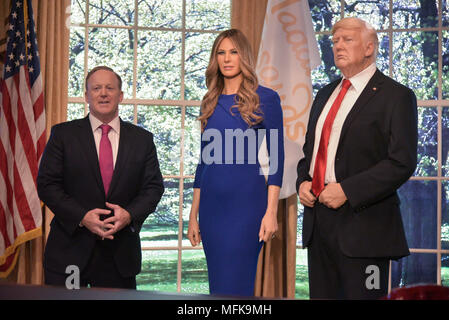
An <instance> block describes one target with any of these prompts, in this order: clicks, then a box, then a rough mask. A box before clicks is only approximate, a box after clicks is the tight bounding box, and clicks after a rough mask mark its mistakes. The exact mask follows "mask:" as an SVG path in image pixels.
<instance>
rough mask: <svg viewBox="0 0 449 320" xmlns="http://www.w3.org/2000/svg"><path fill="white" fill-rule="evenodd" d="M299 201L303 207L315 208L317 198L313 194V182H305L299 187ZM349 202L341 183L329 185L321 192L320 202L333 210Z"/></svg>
mask: <svg viewBox="0 0 449 320" xmlns="http://www.w3.org/2000/svg"><path fill="white" fill-rule="evenodd" d="M298 194H299V201H300V202H301V204H302V205H304V206H307V207H313V206H314V205H315V202H316V201H317V198H316V197H315V196H314V195H313V193H312V182H311V181H304V182H303V183H301V185H300V186H299V191H298ZM346 200H348V199H347V198H346V195H345V193H344V191H343V189H342V188H341V185H340V184H339V183H329V184H328V185H326V186H325V187H324V189H323V191H321V194H320V196H319V197H318V201H319V202H321V203H322V204H324V205H325V206H326V207H328V208H331V209H338V208H340V207H341V206H342V205H343V204H344V203H345V202H346Z"/></svg>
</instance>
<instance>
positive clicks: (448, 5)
mask: <svg viewBox="0 0 449 320" xmlns="http://www.w3.org/2000/svg"><path fill="white" fill-rule="evenodd" d="M442 9H443V27H448V26H449V1H444V2H443V8H442Z"/></svg>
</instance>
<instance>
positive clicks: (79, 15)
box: [70, 0, 86, 24]
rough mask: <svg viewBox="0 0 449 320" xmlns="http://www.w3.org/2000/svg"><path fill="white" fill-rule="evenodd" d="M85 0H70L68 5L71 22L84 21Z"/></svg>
mask: <svg viewBox="0 0 449 320" xmlns="http://www.w3.org/2000/svg"><path fill="white" fill-rule="evenodd" d="M85 14H86V0H72V3H71V7H70V22H71V23H72V24H80V23H84V22H85V20H86V18H85Z"/></svg>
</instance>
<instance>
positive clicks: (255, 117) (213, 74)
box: [198, 29, 263, 131]
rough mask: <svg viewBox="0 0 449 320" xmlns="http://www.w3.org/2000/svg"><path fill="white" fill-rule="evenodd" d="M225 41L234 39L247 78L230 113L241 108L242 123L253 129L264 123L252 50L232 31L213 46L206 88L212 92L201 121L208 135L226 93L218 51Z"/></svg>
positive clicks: (244, 39) (221, 34)
mask: <svg viewBox="0 0 449 320" xmlns="http://www.w3.org/2000/svg"><path fill="white" fill-rule="evenodd" d="M225 38H228V39H230V40H231V41H232V43H233V44H234V46H235V48H236V50H237V53H238V55H239V61H240V69H241V72H242V75H243V77H242V78H243V80H242V83H241V84H240V87H239V89H238V91H237V95H236V99H235V100H236V101H235V103H236V104H235V105H233V106H232V107H231V110H230V111H231V113H232V108H238V110H239V112H240V115H241V116H242V119H243V120H244V121H245V122H246V123H247V124H248V126H250V127H251V126H253V125H255V124H257V123H259V122H261V121H262V120H263V117H262V111H261V110H260V108H259V102H260V101H259V95H258V94H257V93H256V89H257V87H258V85H259V81H258V80H257V76H256V72H255V63H254V58H253V54H252V50H251V46H250V44H249V42H248V39H247V38H246V37H245V35H244V34H243V33H242V32H241V31H240V30H238V29H230V30H225V31H223V32H221V33H220V34H219V35H218V36H217V38H216V39H215V41H214V44H213V46H212V51H211V54H210V59H209V65H208V67H207V70H206V86H207V89H208V90H207V93H206V94H205V95H204V97H203V100H202V102H201V115H200V116H199V117H198V120H200V121H201V131H204V129H205V128H206V125H207V120H208V119H209V117H210V116H211V115H212V113H213V112H214V110H215V107H216V106H217V102H218V98H219V96H220V94H222V93H223V89H224V77H223V74H222V73H221V71H220V68H219V66H218V62H217V51H218V47H219V46H220V43H221V41H223V39H225Z"/></svg>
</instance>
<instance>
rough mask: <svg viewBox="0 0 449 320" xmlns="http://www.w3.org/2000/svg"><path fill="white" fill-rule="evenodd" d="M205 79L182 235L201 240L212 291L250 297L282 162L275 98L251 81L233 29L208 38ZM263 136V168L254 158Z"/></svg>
mask: <svg viewBox="0 0 449 320" xmlns="http://www.w3.org/2000/svg"><path fill="white" fill-rule="evenodd" d="M206 85H207V88H208V91H207V93H206V95H205V96H204V98H203V100H202V104H201V114H200V117H199V118H198V119H199V120H200V121H201V159H200V163H199V164H198V167H197V169H196V174H195V181H194V192H193V201H192V207H191V211H190V220H189V228H188V234H187V236H188V238H189V240H190V242H191V244H192V245H193V246H196V245H198V244H199V243H200V242H201V241H202V243H203V248H204V252H205V255H206V261H207V267H208V275H209V289H210V293H211V294H219V295H239V296H252V295H254V282H255V277H256V270H257V261H258V256H259V252H260V249H261V248H262V244H263V241H269V240H271V238H272V237H273V236H274V233H275V232H276V231H277V228H278V226H277V206H278V200H279V191H280V187H281V185H282V176H283V168H284V144H283V120H282V108H281V105H280V98H279V95H278V94H277V93H276V92H275V91H273V90H271V89H269V88H266V87H263V86H259V85H258V80H257V77H256V73H255V71H254V61H253V55H252V52H251V48H250V45H249V42H248V40H247V39H246V37H245V36H244V35H243V33H242V32H241V31H239V30H237V29H231V30H226V31H223V32H222V33H220V34H219V35H218V37H217V39H216V40H215V42H214V45H213V47H212V52H211V57H210V61H209V65H208V68H207V71H206ZM264 139H265V141H266V150H267V152H268V158H269V163H268V164H269V169H268V172H266V171H265V174H264V172H263V171H262V170H261V165H260V163H259V160H258V152H259V150H260V147H261V143H262V140H264ZM198 218H199V221H198Z"/></svg>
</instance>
